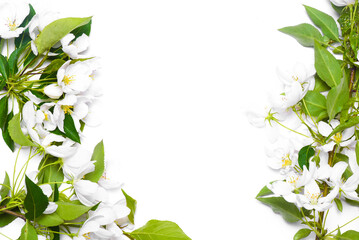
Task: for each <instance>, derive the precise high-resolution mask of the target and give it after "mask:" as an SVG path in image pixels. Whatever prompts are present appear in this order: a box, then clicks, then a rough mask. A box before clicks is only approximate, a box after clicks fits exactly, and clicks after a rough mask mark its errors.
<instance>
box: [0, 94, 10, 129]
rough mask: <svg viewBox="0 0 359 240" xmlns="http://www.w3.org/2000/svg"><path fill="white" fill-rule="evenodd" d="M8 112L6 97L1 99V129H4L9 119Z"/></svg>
mask: <svg viewBox="0 0 359 240" xmlns="http://www.w3.org/2000/svg"><path fill="white" fill-rule="evenodd" d="M7 112H8V97H7V96H5V97H3V98H2V99H0V128H1V129H3V128H4V126H5V123H6V119H7Z"/></svg>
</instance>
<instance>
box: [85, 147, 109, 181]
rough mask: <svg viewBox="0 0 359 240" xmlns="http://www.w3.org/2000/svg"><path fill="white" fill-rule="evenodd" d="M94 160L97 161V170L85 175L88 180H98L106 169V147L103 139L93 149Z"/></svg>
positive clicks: (92, 158)
mask: <svg viewBox="0 0 359 240" xmlns="http://www.w3.org/2000/svg"><path fill="white" fill-rule="evenodd" d="M91 160H92V161H95V163H94V164H95V170H94V171H93V172H90V173H88V174H86V175H85V179H86V180H90V181H91V182H96V183H97V182H98V180H100V178H101V176H102V175H103V172H104V171H105V148H104V145H103V141H101V142H99V143H98V144H97V145H96V147H95V149H94V150H93V153H92V157H91Z"/></svg>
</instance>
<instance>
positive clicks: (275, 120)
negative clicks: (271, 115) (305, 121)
mask: <svg viewBox="0 0 359 240" xmlns="http://www.w3.org/2000/svg"><path fill="white" fill-rule="evenodd" d="M273 121H274V122H276V123H278V124H279V125H280V126H282V127H284V128H285V129H287V130H289V131H291V132H294V133H296V134H299V135H301V136H303V137H307V138H310V137H309V136H307V135H305V134H303V133H300V132H297V131H295V130H293V129H291V128H289V127H287V126H285V125H283V124H281V123H280V122H279V121H278V120H277V119H274V120H273Z"/></svg>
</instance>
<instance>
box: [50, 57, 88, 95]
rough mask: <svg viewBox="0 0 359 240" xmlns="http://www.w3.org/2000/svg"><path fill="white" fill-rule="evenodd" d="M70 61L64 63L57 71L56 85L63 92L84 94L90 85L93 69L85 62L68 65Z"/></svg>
mask: <svg viewBox="0 0 359 240" xmlns="http://www.w3.org/2000/svg"><path fill="white" fill-rule="evenodd" d="M70 63H71V60H69V61H67V62H66V63H64V64H63V65H62V66H61V67H60V68H59V70H58V71H57V84H58V85H59V86H60V87H61V88H62V90H63V92H65V93H70V94H78V93H82V92H85V91H86V90H87V89H88V88H89V87H90V85H91V83H92V81H93V79H92V78H91V75H92V73H93V69H92V68H91V67H90V66H89V65H88V64H87V63H86V61H77V62H75V63H74V64H70Z"/></svg>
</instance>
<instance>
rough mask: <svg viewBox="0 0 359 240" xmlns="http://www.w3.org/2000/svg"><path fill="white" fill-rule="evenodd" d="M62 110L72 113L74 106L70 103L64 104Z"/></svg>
mask: <svg viewBox="0 0 359 240" xmlns="http://www.w3.org/2000/svg"><path fill="white" fill-rule="evenodd" d="M61 108H62V110H63V111H64V113H65V114H67V113H69V114H71V113H72V109H73V108H74V106H69V105H62V107H61Z"/></svg>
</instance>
